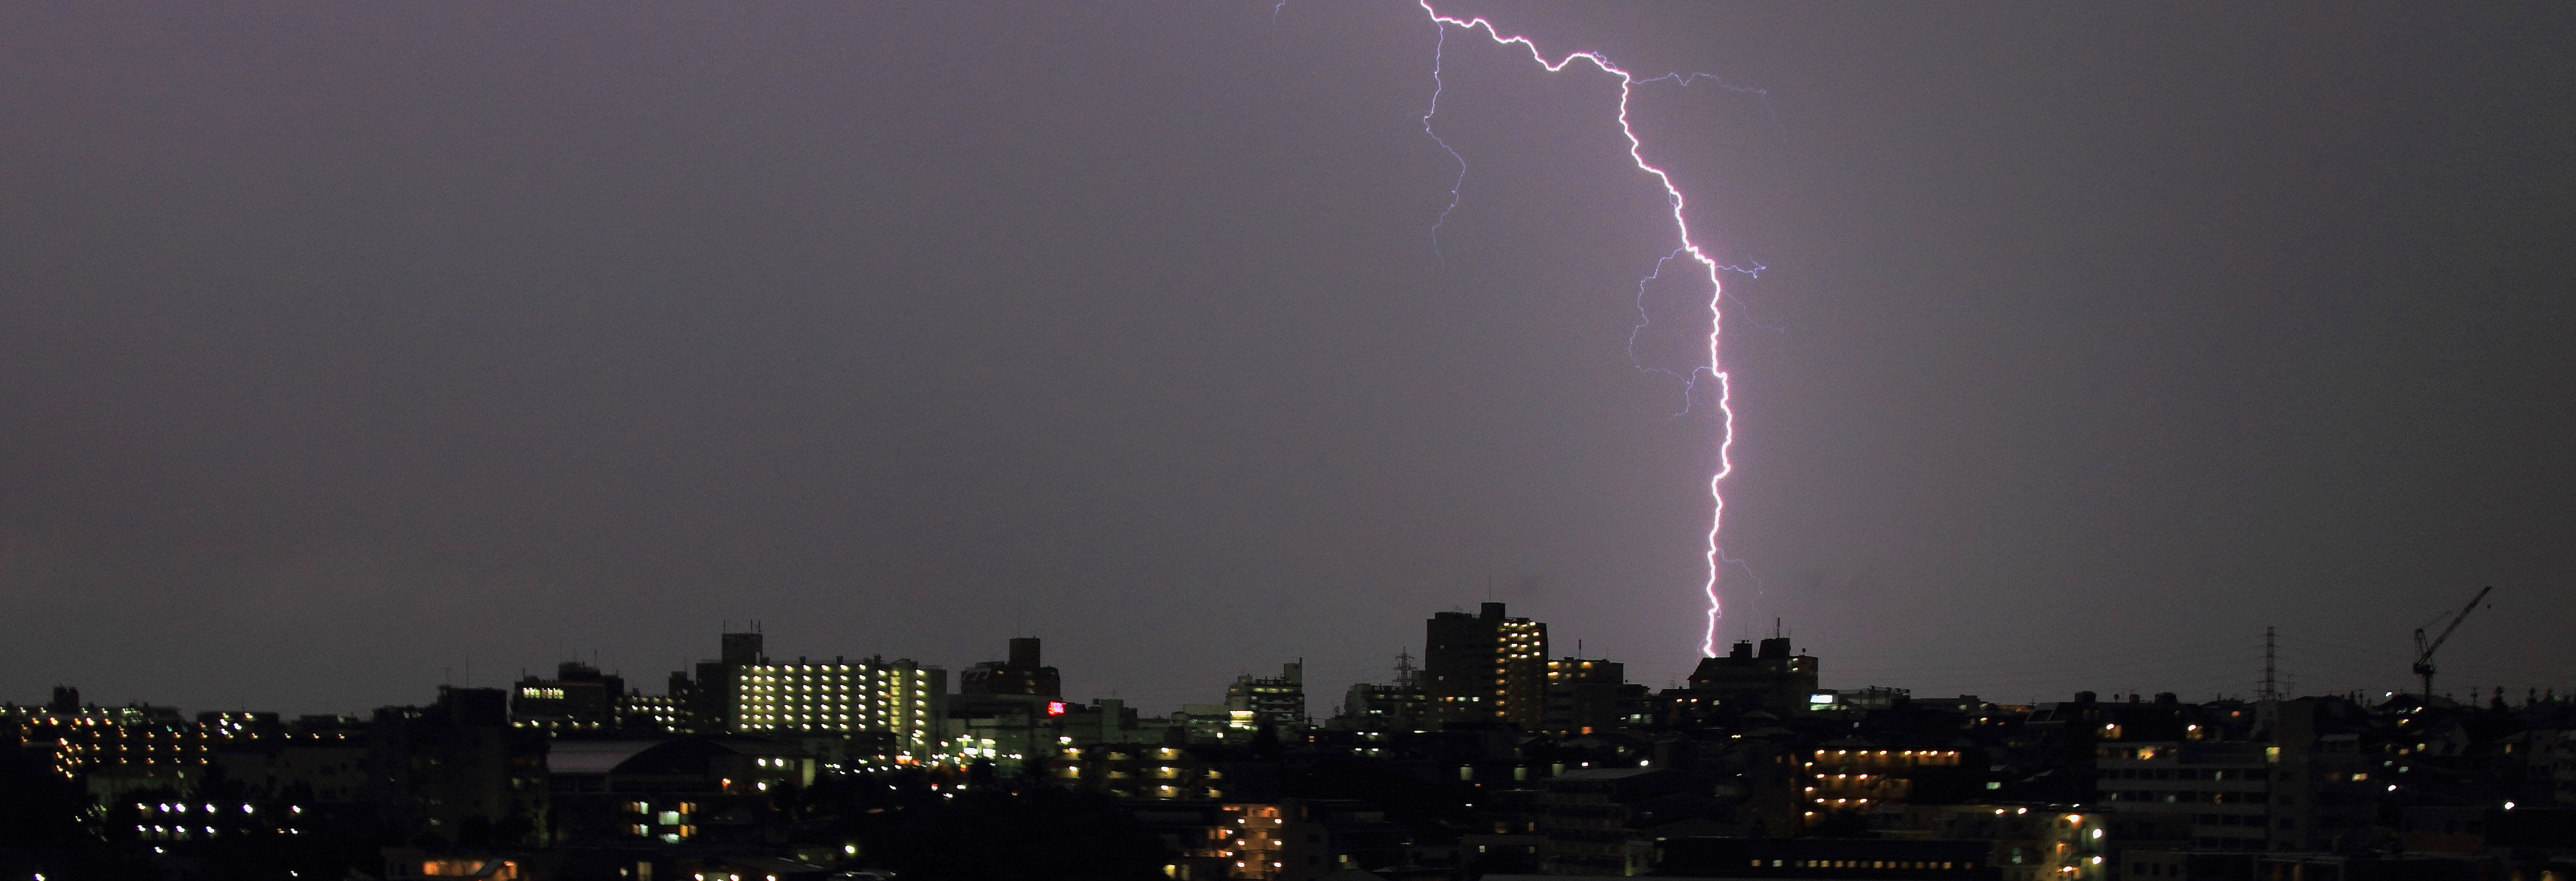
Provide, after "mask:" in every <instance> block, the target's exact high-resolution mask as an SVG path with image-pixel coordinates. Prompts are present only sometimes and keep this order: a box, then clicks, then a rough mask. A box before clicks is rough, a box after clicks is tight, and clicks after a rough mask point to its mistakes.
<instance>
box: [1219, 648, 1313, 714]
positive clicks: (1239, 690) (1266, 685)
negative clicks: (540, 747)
mask: <svg viewBox="0 0 2576 881" xmlns="http://www.w3.org/2000/svg"><path fill="white" fill-rule="evenodd" d="M1225 706H1226V709H1229V710H1250V711H1252V718H1253V719H1254V720H1256V722H1257V723H1258V724H1266V725H1269V726H1271V727H1272V728H1275V729H1278V730H1280V731H1290V730H1295V729H1300V728H1304V727H1306V661H1305V659H1302V658H1300V659H1298V660H1297V661H1295V662H1292V663H1287V664H1281V665H1279V677H1278V678H1276V679H1258V678H1254V677H1253V675H1252V674H1250V673H1246V674H1243V675H1241V676H1237V677H1235V679H1234V684H1233V685H1229V686H1226V689H1225Z"/></svg>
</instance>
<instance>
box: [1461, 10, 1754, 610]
mask: <svg viewBox="0 0 2576 881" xmlns="http://www.w3.org/2000/svg"><path fill="white" fill-rule="evenodd" d="M1417 2H1418V3H1419V4H1420V5H1421V6H1422V12H1423V14H1424V15H1427V16H1430V18H1431V23H1432V24H1433V25H1434V26H1436V27H1438V28H1439V29H1440V43H1439V44H1438V45H1437V47H1436V48H1434V49H1433V50H1432V61H1431V81H1432V92H1431V106H1430V109H1429V110H1428V111H1427V112H1425V113H1423V115H1422V130H1423V132H1424V133H1426V134H1429V135H1430V136H1431V139H1432V140H1433V141H1437V142H1439V144H1440V148H1441V149H1443V150H1447V151H1448V152H1449V155H1450V156H1452V157H1456V158H1457V159H1458V181H1459V185H1458V186H1453V187H1451V188H1450V193H1449V197H1450V199H1449V209H1448V210H1444V211H1442V212H1441V213H1440V222H1441V223H1446V222H1447V221H1448V219H1449V213H1450V211H1454V210H1456V209H1457V207H1458V189H1459V187H1460V186H1463V185H1464V184H1465V181H1466V174H1467V167H1466V166H1467V160H1466V158H1465V157H1463V156H1459V154H1458V151H1457V150H1456V149H1453V148H1451V147H1450V146H1449V143H1448V142H1447V141H1442V140H1440V135H1439V133H1438V132H1435V131H1432V128H1431V118H1432V117H1433V116H1434V115H1436V114H1438V113H1439V111H1440V88H1441V83H1440V57H1441V55H1442V53H1444V52H1445V51H1446V50H1447V48H1448V38H1449V28H1450V27H1451V26H1456V27H1457V28H1458V29H1459V30H1461V31H1474V30H1478V29H1482V30H1483V31H1484V32H1485V34H1486V36H1489V37H1492V38H1493V40H1494V42H1495V43H1496V44H1499V45H1505V46H1509V45H1513V44H1518V45H1520V46H1521V47H1523V48H1526V49H1528V50H1529V53H1530V60H1532V61H1536V62H1538V65H1539V66H1540V67H1543V68H1546V69H1547V70H1548V72H1550V73H1555V72H1559V71H1563V70H1564V69H1565V68H1566V67H1567V66H1569V65H1572V64H1573V63H1574V62H1575V61H1576V60H1577V59H1580V60H1583V61H1586V62H1590V63H1591V65H1592V66H1593V67H1594V68H1597V69H1599V70H1600V71H1601V72H1602V73H1605V74H1609V75H1611V76H1614V77H1617V78H1618V79H1619V132H1620V134H1622V135H1625V136H1626V137H1627V138H1628V158H1629V159H1630V160H1633V161H1635V162H1636V164H1637V167H1638V168H1640V169H1643V170H1644V171H1645V172H1646V173H1647V174H1651V175H1654V176H1655V180H1657V181H1659V182H1661V183H1662V184H1663V187H1664V198H1665V200H1666V201H1667V202H1670V203H1671V204H1672V209H1673V230H1674V233H1675V234H1676V235H1677V236H1678V238H1679V242H1680V244H1679V246H1678V249H1677V250H1675V251H1674V253H1673V255H1671V256H1667V257H1665V258H1663V259H1662V260H1659V261H1656V264H1655V272H1656V274H1658V275H1660V274H1661V273H1662V272H1663V264H1664V263H1666V262H1669V261H1670V260H1672V258H1673V257H1674V256H1680V255H1683V254H1687V255H1689V256H1690V258H1691V260H1692V261H1694V262H1696V263H1698V264H1699V265H1700V267H1701V268H1702V269H1704V270H1706V271H1707V272H1708V291H1709V296H1708V364H1707V365H1706V366H1702V367H1693V368H1691V370H1690V371H1689V373H1688V375H1685V376H1682V377H1681V378H1682V381H1683V394H1684V400H1685V408H1687V406H1688V405H1687V401H1688V396H1689V394H1690V391H1691V389H1692V388H1693V387H1695V386H1696V384H1697V380H1698V378H1699V375H1700V374H1701V372H1702V371H1706V373H1707V375H1708V376H1709V377H1711V378H1713V379H1715V380H1716V381H1717V411H1718V415H1719V429H1718V437H1717V468H1716V471H1715V472H1714V473H1712V474H1711V475H1709V479H1708V496H1709V503H1710V512H1709V518H1708V551H1707V555H1706V556H1707V559H1708V581H1707V583H1706V584H1705V585H1703V586H1702V588H1701V591H1702V592H1703V593H1705V594H1706V595H1707V597H1708V621H1707V628H1706V630H1705V631H1703V633H1702V634H1701V636H1700V645H1699V651H1700V654H1701V655H1702V656H1714V655H1716V654H1717V622H1718V619H1719V618H1721V617H1723V616H1724V615H1725V603H1724V602H1722V601H1720V600H1719V599H1718V594H1717V585H1718V578H1719V574H1720V572H1721V571H1722V570H1721V569H1720V562H1721V561H1720V558H1721V557H1722V556H1723V555H1724V554H1723V551H1721V550H1720V549H1719V546H1718V531H1719V529H1720V528H1721V527H1722V526H1724V525H1725V523H1726V494H1725V492H1724V491H1723V490H1724V484H1725V481H1726V475H1727V474H1728V473H1729V472H1731V471H1733V470H1734V463H1733V462H1732V461H1731V460H1730V459H1729V458H1728V454H1729V448H1730V447H1732V446H1733V445H1734V443H1735V410H1734V409H1733V408H1732V407H1731V406H1730V405H1729V403H1728V401H1727V376H1726V370H1725V369H1724V367H1723V366H1722V365H1721V364H1720V362H1719V360H1718V349H1717V342H1718V331H1719V330H1720V328H1722V327H1723V326H1724V323H1725V321H1724V319H1725V315H1724V313H1723V311H1722V310H1721V308H1720V303H1721V301H1722V299H1723V296H1724V295H1723V291H1722V289H1721V287H1722V286H1721V284H1720V282H1719V280H1718V270H1719V269H1721V268H1725V267H1721V266H1720V265H1719V264H1718V262H1717V261H1716V260H1714V259H1711V258H1710V257H1709V256H1708V254H1707V253H1706V252H1704V251H1702V250H1700V246H1699V245H1698V243H1696V242H1693V241H1691V231H1690V219H1689V218H1688V217H1686V216H1684V215H1683V213H1682V206H1683V199H1682V191H1681V190H1680V189H1679V188H1677V187H1675V186H1673V177H1672V175H1670V174H1667V173H1665V172H1664V170H1663V169H1661V168H1657V167H1655V166H1654V165H1653V164H1650V163H1648V162H1647V161H1646V157H1645V155H1644V153H1643V150H1644V147H1645V145H1644V144H1643V143H1641V142H1639V141H1638V140H1637V132H1636V130H1635V129H1634V128H1632V127H1630V126H1629V124H1628V97H1629V95H1630V94H1632V93H1633V92H1634V91H1635V90H1636V86H1637V84H1638V83H1645V82H1655V81H1659V80H1671V81H1674V82H1677V83H1688V82H1690V80H1691V79H1692V78H1694V77H1698V76H1703V75H1702V74H1691V75H1689V76H1683V75H1666V76H1659V77H1651V78H1643V79H1641V78H1639V77H1637V76H1636V75H1635V74H1631V73H1629V72H1628V71H1627V70H1624V69H1622V68H1620V67H1619V66H1618V65H1615V64H1612V63H1610V60H1609V59H1608V58H1604V57H1602V55H1601V54H1600V53H1598V52H1576V53H1573V54H1570V55H1567V56H1565V57H1564V58H1561V59H1558V60H1556V61H1553V62H1551V61H1548V60H1547V56H1546V55H1544V54H1541V53H1540V52H1539V49H1538V43H1536V42H1534V41H1532V40H1531V39H1530V38H1528V37H1524V36H1520V35H1517V34H1515V35H1512V36H1508V37H1507V36H1504V35H1503V32H1502V31H1499V30H1496V29H1495V28H1494V25H1493V23H1492V22H1489V21H1486V20H1485V19H1484V18H1483V17H1481V16H1480V17H1476V18H1468V19H1460V18H1455V17H1451V16H1446V15H1442V14H1440V11H1439V10H1437V9H1433V8H1432V7H1431V2H1430V0H1417ZM1439 225H1440V224H1438V223H1435V224H1433V230H1434V233H1433V234H1434V235H1437V234H1438V233H1437V230H1438V228H1439ZM1649 278H1652V276H1650V277H1649ZM1634 342H1635V338H1634V336H1633V335H1632V336H1631V337H1630V343H1631V345H1632V347H1633V345H1634ZM1630 354H1631V357H1632V358H1633V357H1634V351H1633V348H1632V351H1631V353H1630ZM1641 369H1647V368H1641ZM1663 372H1667V373H1669V372H1670V371H1663Z"/></svg>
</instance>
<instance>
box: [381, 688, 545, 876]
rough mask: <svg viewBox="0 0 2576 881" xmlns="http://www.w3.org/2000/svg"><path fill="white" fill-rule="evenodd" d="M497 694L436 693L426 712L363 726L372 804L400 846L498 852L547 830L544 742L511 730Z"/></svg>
mask: <svg viewBox="0 0 2576 881" xmlns="http://www.w3.org/2000/svg"><path fill="white" fill-rule="evenodd" d="M507 706H508V698H507V697H506V696H505V695H504V694H503V693H502V692H501V690H500V689H497V688H449V687H446V686H440V687H439V689H438V702H437V703H435V704H432V705H430V706H427V707H385V708H382V709H379V710H377V711H376V715H375V719H374V721H373V722H372V723H371V724H370V725H368V726H367V736H366V743H367V770H368V775H367V776H368V778H369V779H368V785H369V795H370V796H371V797H370V799H369V800H370V801H373V802H374V803H375V805H376V807H377V810H378V811H379V812H380V818H381V821H382V822H383V824H384V827H385V828H386V829H387V830H388V831H390V832H392V833H394V834H395V835H396V836H397V837H399V838H400V839H402V840H417V841H435V842H441V843H457V842H459V841H461V840H463V839H465V838H468V837H476V836H470V835H469V834H468V832H469V830H478V829H479V830H481V831H480V833H479V837H483V838H486V839H487V840H493V841H498V842H501V843H516V842H517V841H519V840H523V839H532V838H533V836H535V835H536V834H537V833H538V831H539V830H542V829H545V828H546V824H547V816H546V811H547V799H546V745H547V744H546V734H545V732H543V731H537V730H533V729H516V728H512V727H510V719H509V712H508V709H507Z"/></svg>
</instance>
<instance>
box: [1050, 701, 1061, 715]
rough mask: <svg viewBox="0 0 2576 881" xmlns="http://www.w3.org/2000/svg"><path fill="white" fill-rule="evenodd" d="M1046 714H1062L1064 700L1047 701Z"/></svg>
mask: <svg viewBox="0 0 2576 881" xmlns="http://www.w3.org/2000/svg"><path fill="white" fill-rule="evenodd" d="M1047 715H1049V716H1061V715H1064V702H1063V701H1047Z"/></svg>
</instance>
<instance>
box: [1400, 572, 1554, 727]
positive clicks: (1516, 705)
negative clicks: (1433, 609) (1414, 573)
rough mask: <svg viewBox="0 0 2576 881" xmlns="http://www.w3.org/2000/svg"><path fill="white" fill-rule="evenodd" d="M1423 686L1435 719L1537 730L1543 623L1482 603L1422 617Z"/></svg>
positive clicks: (1543, 687) (1543, 679)
mask: <svg viewBox="0 0 2576 881" xmlns="http://www.w3.org/2000/svg"><path fill="white" fill-rule="evenodd" d="M1423 634H1424V639H1425V643H1426V644H1425V646H1424V648H1423V653H1422V655H1423V658H1422V660H1423V670H1422V679H1423V683H1422V684H1423V692H1424V696H1425V697H1427V698H1428V699H1429V700H1430V702H1431V718H1432V720H1433V721H1435V722H1442V723H1446V722H1510V723H1513V724H1516V725H1519V726H1521V728H1522V729H1523V730H1528V731H1536V730H1539V727H1540V725H1541V724H1542V723H1543V722H1544V714H1545V711H1546V702H1547V701H1546V695H1547V625H1545V624H1541V623H1539V622H1536V621H1532V620H1530V619H1527V618H1511V617H1506V616H1505V615H1504V614H1503V604H1502V603H1486V604H1484V605H1483V606H1481V607H1479V608H1478V610H1477V613H1476V614H1473V615H1470V614H1467V613H1465V612H1441V613H1438V614H1435V615H1433V616H1431V618H1430V620H1427V621H1424V622H1423Z"/></svg>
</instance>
